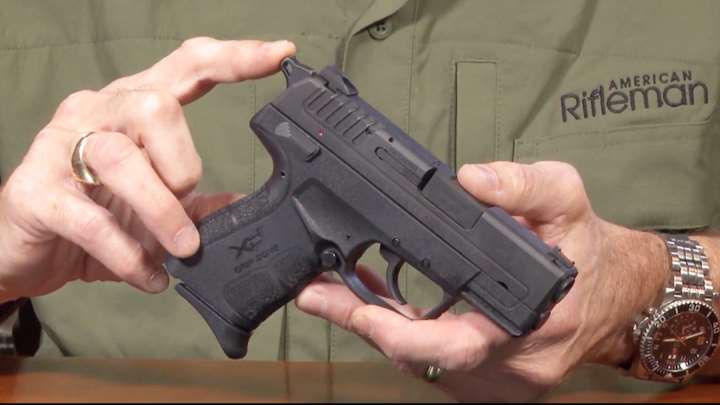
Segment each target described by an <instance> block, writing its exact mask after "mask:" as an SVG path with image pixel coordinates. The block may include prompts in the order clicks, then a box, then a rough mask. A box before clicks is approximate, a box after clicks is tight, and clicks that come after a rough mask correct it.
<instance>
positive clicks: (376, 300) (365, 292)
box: [335, 251, 404, 316]
mask: <svg viewBox="0 0 720 405" xmlns="http://www.w3.org/2000/svg"><path fill="white" fill-rule="evenodd" d="M335 254H336V255H337V257H338V260H339V261H340V263H339V264H338V266H337V270H336V271H337V272H338V274H340V278H342V280H343V281H344V282H345V285H346V286H347V287H348V288H349V289H350V291H352V292H353V293H354V294H355V295H356V296H357V297H358V298H360V299H361V300H362V301H363V302H365V303H366V304H370V305H377V306H379V307H383V308H385V309H389V310H391V311H394V312H397V313H399V314H401V315H403V314H402V313H400V312H399V311H397V310H396V309H395V308H393V307H392V306H390V305H389V304H388V303H387V302H385V301H383V300H382V299H380V297H378V296H377V295H376V294H375V293H373V292H372V291H370V289H369V288H367V286H365V284H364V283H363V282H362V280H360V278H359V277H358V275H357V272H355V266H354V264H353V265H348V264H349V263H348V262H347V261H345V257H344V256H343V255H342V253H340V252H338V251H335ZM403 316H404V315H403Z"/></svg>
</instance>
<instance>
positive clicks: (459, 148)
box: [451, 60, 499, 169]
mask: <svg viewBox="0 0 720 405" xmlns="http://www.w3.org/2000/svg"><path fill="white" fill-rule="evenodd" d="M454 66H455V69H454V72H455V100H454V103H453V105H454V111H455V125H454V128H451V131H453V130H454V131H453V133H452V134H451V139H452V140H453V141H451V147H452V151H451V156H452V158H451V164H454V165H455V168H456V169H457V168H459V167H460V166H462V165H463V164H466V163H479V162H489V161H493V160H496V159H497V155H498V142H499V141H498V139H497V136H496V134H497V128H496V126H497V123H498V119H497V113H498V111H499V109H498V105H497V104H498V94H499V88H498V86H499V83H498V67H497V63H496V61H494V60H465V61H458V62H455V65H454Z"/></svg>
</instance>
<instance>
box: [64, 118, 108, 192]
mask: <svg viewBox="0 0 720 405" xmlns="http://www.w3.org/2000/svg"><path fill="white" fill-rule="evenodd" d="M94 133H95V132H93V131H91V132H88V133H86V134H85V135H83V136H81V137H80V139H78V141H77V142H76V143H75V147H74V148H73V151H72V157H71V158H70V162H71V166H72V173H73V177H74V178H75V180H77V181H79V182H80V183H83V184H87V185H90V186H99V185H100V184H101V183H100V180H98V178H97V176H96V175H95V173H93V171H92V169H91V168H90V167H88V165H87V163H85V145H86V144H87V139H88V137H89V136H90V135H92V134H94Z"/></svg>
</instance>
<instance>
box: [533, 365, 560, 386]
mask: <svg viewBox="0 0 720 405" xmlns="http://www.w3.org/2000/svg"><path fill="white" fill-rule="evenodd" d="M565 374H566V372H565V370H564V368H563V367H560V366H558V365H556V364H550V365H546V366H545V367H541V368H539V369H535V370H533V371H532V372H531V375H530V376H529V379H530V380H532V381H533V383H534V384H535V385H537V386H539V387H542V388H543V389H550V388H553V387H555V386H557V385H559V384H560V383H561V382H562V381H563V379H564V378H565Z"/></svg>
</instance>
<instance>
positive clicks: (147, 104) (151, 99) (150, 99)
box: [136, 90, 182, 122]
mask: <svg viewBox="0 0 720 405" xmlns="http://www.w3.org/2000/svg"><path fill="white" fill-rule="evenodd" d="M136 94H139V95H140V101H139V102H138V103H137V104H136V105H137V108H138V109H139V113H140V117H141V118H144V119H146V120H148V121H151V122H152V121H157V120H163V121H174V120H177V119H178V118H179V117H180V116H182V106H180V103H179V102H178V100H177V99H176V98H175V97H173V96H172V95H171V94H170V93H167V92H163V91H158V90H144V91H139V92H137V93H136Z"/></svg>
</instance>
